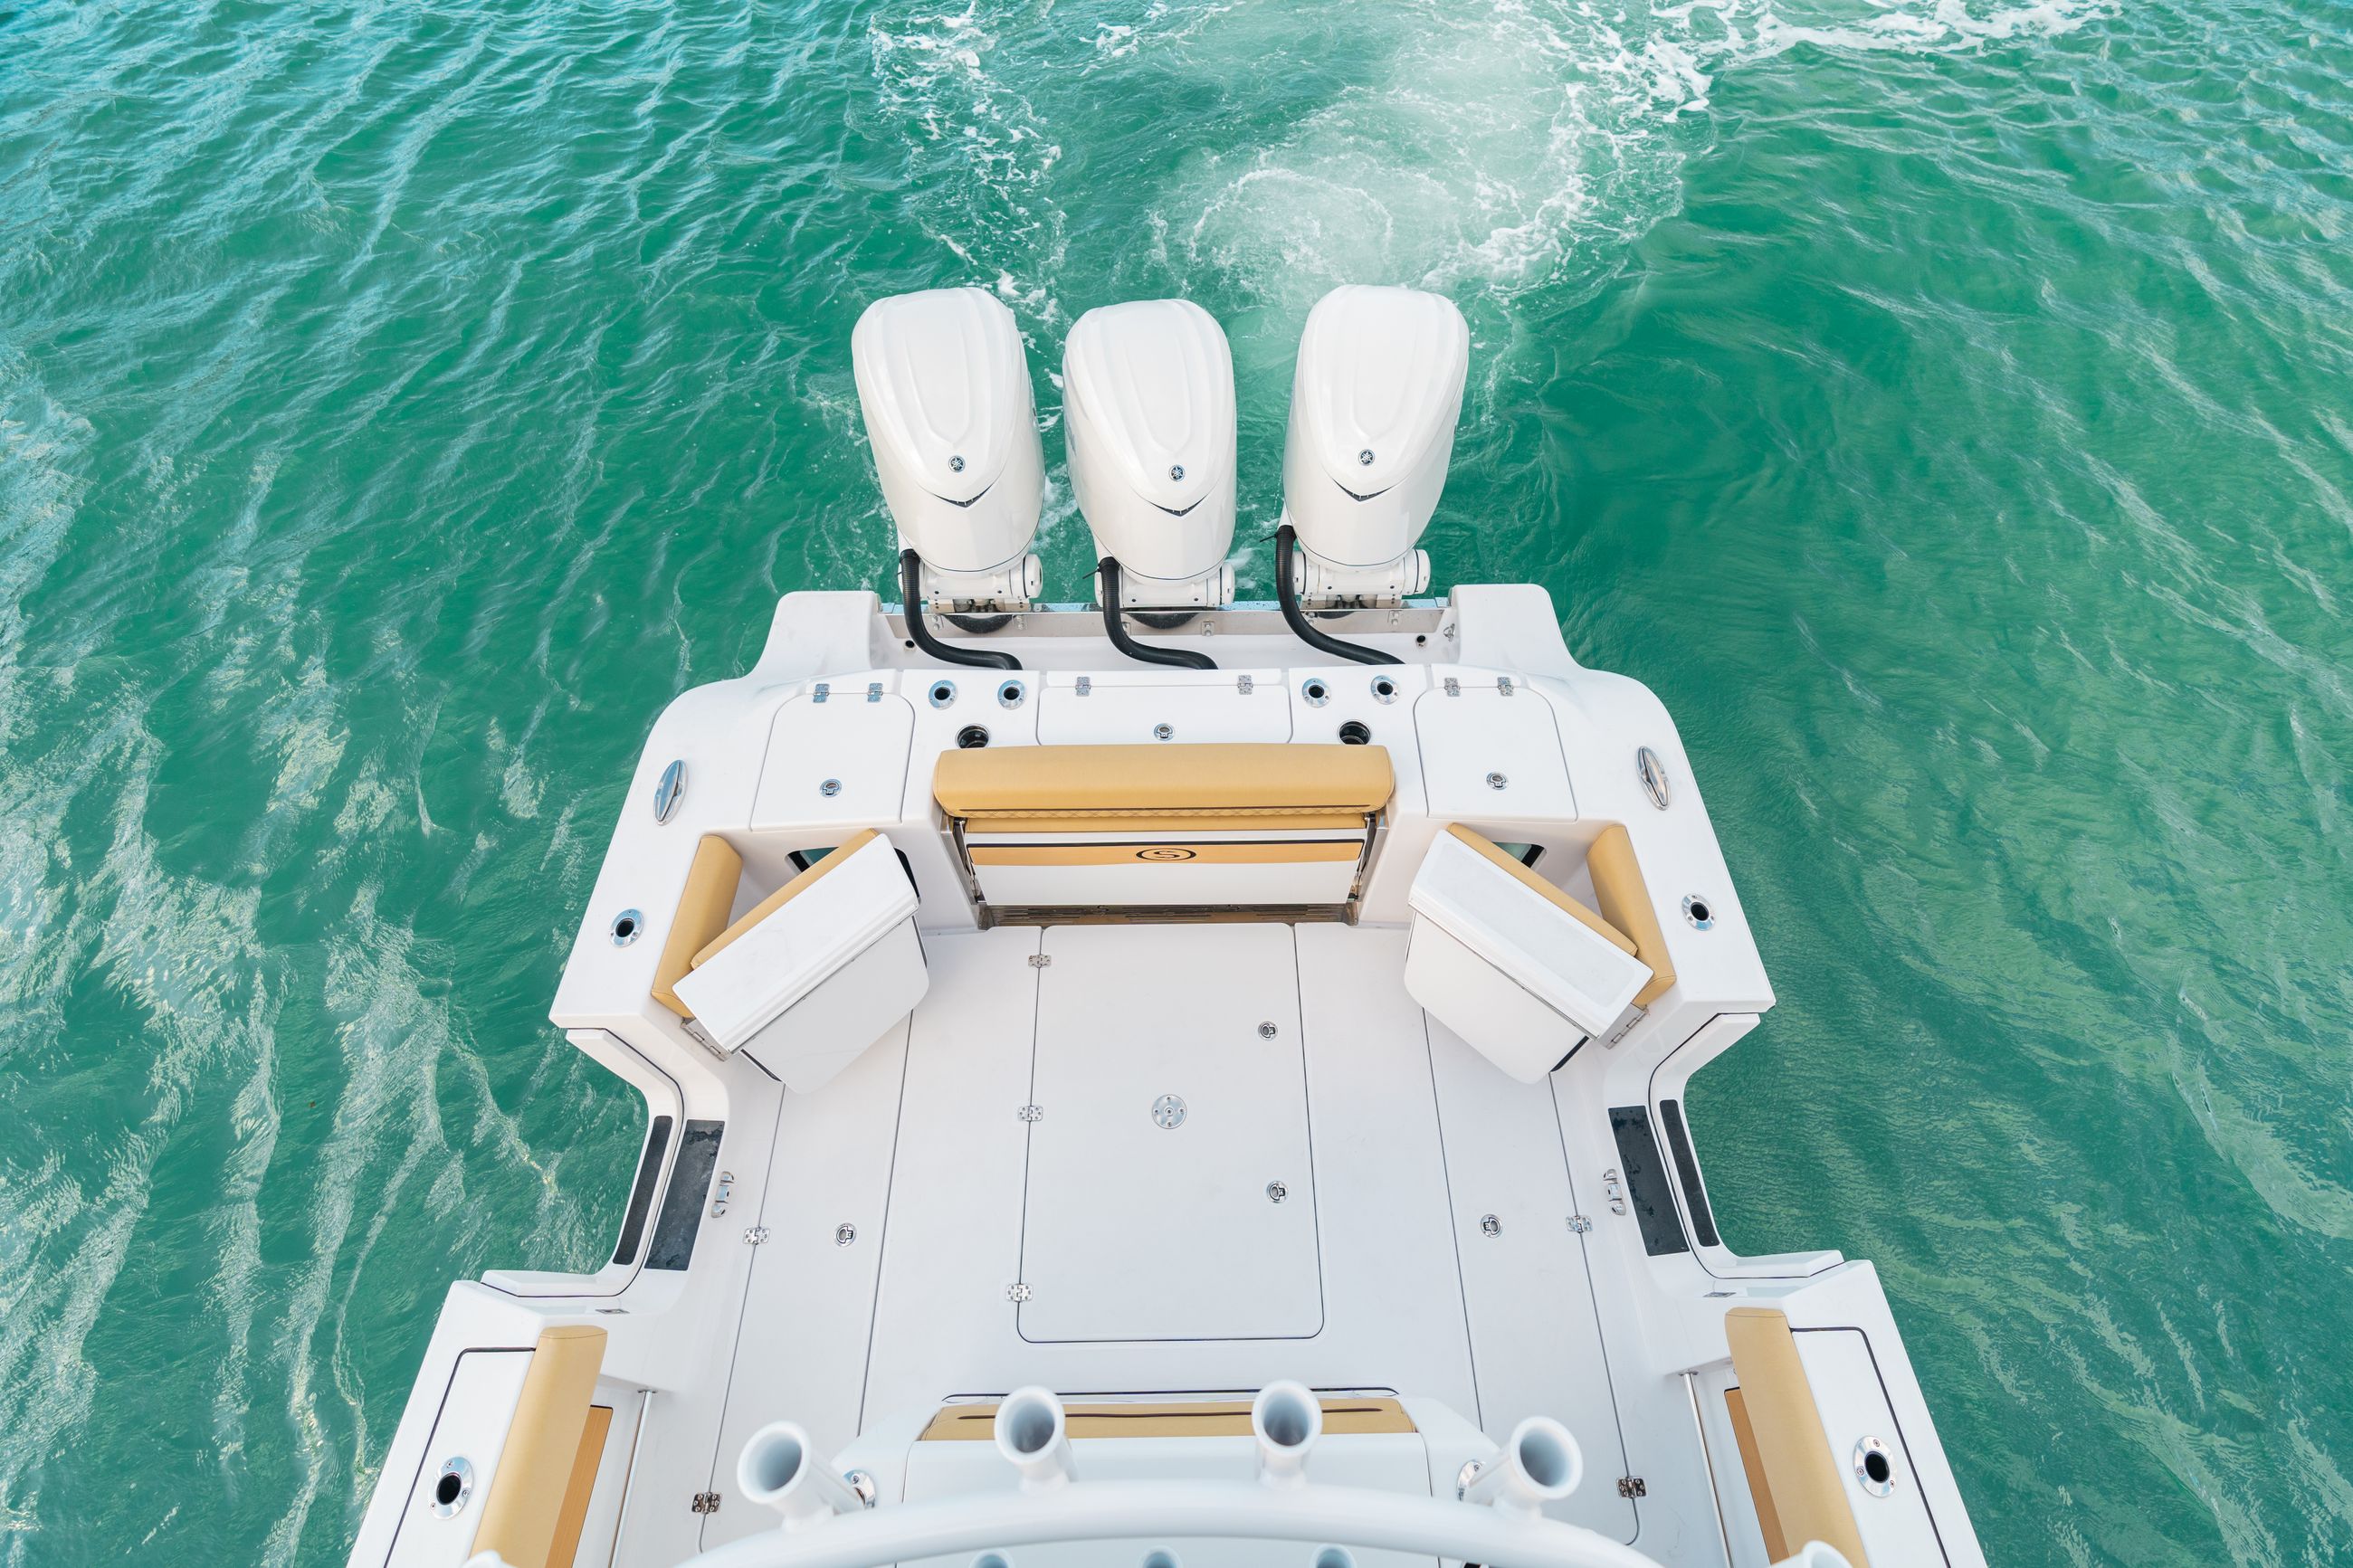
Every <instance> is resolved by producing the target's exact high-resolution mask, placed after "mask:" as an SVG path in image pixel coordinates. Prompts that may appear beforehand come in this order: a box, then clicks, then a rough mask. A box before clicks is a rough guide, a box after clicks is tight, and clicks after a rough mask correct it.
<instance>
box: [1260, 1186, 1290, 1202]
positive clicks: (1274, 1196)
mask: <svg viewBox="0 0 2353 1568" xmlns="http://www.w3.org/2000/svg"><path fill="white" fill-rule="evenodd" d="M1290 1195H1291V1189H1290V1188H1289V1187H1287V1186H1284V1185H1283V1184H1282V1183H1281V1182H1269V1183H1268V1184H1266V1201H1267V1202H1269V1203H1271V1204H1279V1203H1281V1202H1282V1200H1283V1199H1285V1198H1287V1197H1289V1196H1290Z"/></svg>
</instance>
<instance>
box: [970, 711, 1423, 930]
mask: <svg viewBox="0 0 2353 1568" xmlns="http://www.w3.org/2000/svg"><path fill="white" fill-rule="evenodd" d="M1395 787H1396V779H1395V775H1394V773H1393V772H1392V770H1391V767H1390V764H1389V755H1388V751H1387V750H1386V749H1384V748H1382V747H1379V746H1346V745H1326V744H1320V743H1319V744H1302V745H1292V744H1285V743H1272V744H1259V745H1246V744H1219V745H1197V746H1187V745H1165V744H1164V745H1151V746H1119V745H1108V746H1087V745H1071V746H1008V747H1004V748H987V749H981V750H974V751H958V752H944V753H943V754H942V755H941V757H940V760H939V765H938V770H937V772H936V773H934V775H933V794H934V797H935V798H936V799H937V801H938V803H939V806H940V811H941V814H942V816H944V817H945V818H946V819H947V821H948V824H949V826H950V827H951V828H952V830H953V831H954V833H955V837H956V840H957V844H958V847H960V848H961V849H962V851H963V855H964V868H965V874H966V876H967V877H968V878H969V879H970V883H971V887H972V890H973V894H974V897H975V900H976V901H977V902H978V904H979V905H980V907H981V910H982V911H983V916H984V919H985V920H989V921H1000V920H1008V919H1046V918H1054V917H1062V918H1068V917H1069V916H1070V915H1071V914H1072V913H1075V912H1083V911H1092V910H1100V911H1113V912H1118V913H1122V914H1124V915H1128V916H1130V917H1142V916H1143V915H1145V914H1146V913H1164V912H1165V913H1181V912H1185V911H1189V910H1201V909H1204V908H1216V909H1219V910H1234V911H1239V912H1244V913H1259V914H1263V915H1276V914H1283V915H1301V914H1314V913H1318V912H1326V913H1336V912H1339V911H1342V910H1345V909H1346V908H1347V907H1348V906H1349V904H1350V903H1351V902H1352V900H1354V899H1355V897H1356V891H1357V882H1358V873H1359V871H1360V870H1361V869H1362V868H1363V865H1364V860H1365V856H1366V850H1367V848H1368V847H1369V846H1370V844H1371V841H1372V834H1373V830H1374V828H1375V827H1376V826H1377V824H1378V823H1379V821H1380V819H1381V816H1382V814H1383V813H1384V812H1385V811H1386V810H1387V809H1388V802H1389V796H1390V795H1391V794H1392V793H1393V791H1394V790H1395Z"/></svg>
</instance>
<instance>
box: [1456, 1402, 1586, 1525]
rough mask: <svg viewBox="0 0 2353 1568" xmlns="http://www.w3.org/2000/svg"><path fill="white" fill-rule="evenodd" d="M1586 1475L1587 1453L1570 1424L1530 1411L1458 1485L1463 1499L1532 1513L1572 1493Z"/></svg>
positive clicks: (1513, 1511) (1497, 1508)
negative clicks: (1495, 1452)
mask: <svg viewBox="0 0 2353 1568" xmlns="http://www.w3.org/2000/svg"><path fill="white" fill-rule="evenodd" d="M1583 1479H1585V1454H1584V1452H1583V1451H1582V1450H1581V1449H1579V1448H1578V1447H1577V1439H1576V1438H1574V1437H1572V1436H1569V1435H1568V1428H1567V1427H1566V1426H1562V1425H1561V1424H1560V1423H1559V1422H1557V1421H1556V1420H1554V1419H1553V1418H1552V1417H1551V1416H1549V1415H1531V1416H1529V1417H1528V1418H1527V1419H1526V1420H1525V1421H1523V1422H1521V1423H1520V1424H1519V1425H1518V1426H1514V1427H1513V1428H1512V1436H1511V1438H1510V1439H1509V1440H1508V1441H1507V1442H1505V1443H1504V1451H1503V1452H1502V1453H1500V1454H1498V1455H1496V1456H1495V1457H1494V1458H1492V1459H1490V1460H1488V1461H1487V1462H1486V1463H1485V1464H1484V1465H1482V1467H1480V1470H1479V1473H1478V1475H1476V1476H1475V1477H1473V1478H1472V1481H1471V1484H1470V1485H1469V1486H1467V1487H1465V1488H1463V1489H1462V1500H1463V1501H1464V1502H1483V1503H1487V1504H1489V1505H1491V1506H1493V1508H1494V1509H1496V1510H1498V1511H1499V1512H1503V1513H1508V1514H1515V1515H1523V1516H1525V1515H1533V1514H1537V1513H1541V1512H1542V1511H1543V1510H1544V1505H1545V1504H1546V1503H1548V1502H1552V1501H1554V1500H1557V1499H1560V1498H1565V1497H1567V1495H1568V1494H1569V1493H1571V1492H1573V1491H1575V1490H1576V1489H1577V1482H1579V1481H1581V1480H1583Z"/></svg>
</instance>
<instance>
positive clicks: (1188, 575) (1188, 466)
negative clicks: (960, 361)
mask: <svg viewBox="0 0 2353 1568" xmlns="http://www.w3.org/2000/svg"><path fill="white" fill-rule="evenodd" d="M1062 397H1063V406H1064V410H1065V417H1066V423H1065V425H1064V426H1063V427H1064V429H1065V430H1066V431H1067V432H1068V437H1069V441H1070V453H1071V490H1072V491H1073V492H1074V493H1075V494H1076V496H1077V498H1078V502H1079V510H1080V511H1081V512H1082V513H1084V514H1085V516H1086V520H1087V526H1088V527H1089V528H1090V529H1092V530H1093V531H1094V537H1095V554H1096V557H1097V559H1098V560H1102V561H1104V562H1107V563H1115V564H1114V565H1112V566H1110V567H1108V568H1107V569H1106V570H1105V571H1104V572H1103V575H1104V576H1105V577H1106V578H1108V579H1111V580H1113V582H1114V583H1115V584H1116V588H1115V591H1114V589H1113V587H1112V586H1111V585H1110V584H1106V586H1105V590H1104V593H1103V605H1104V608H1105V610H1106V611H1107V612H1110V613H1111V614H1112V625H1113V630H1114V632H1116V631H1117V624H1116V623H1117V616H1116V612H1117V610H1118V609H1120V608H1121V607H1130V608H1134V607H1143V608H1147V609H1166V610H1198V609H1211V608H1215V607H1216V606H1217V605H1222V604H1224V603H1226V602H1227V601H1228V600H1229V599H1230V598H1232V597H1233V582H1234V574H1233V568H1232V567H1231V566H1230V565H1229V564H1228V563H1227V561H1226V556H1227V553H1228V552H1229V551H1231V550H1232V548H1233V542H1234V357H1233V353H1232V351H1231V350H1229V348H1228V347H1227V346H1226V334H1225V331H1224V330H1223V329H1222V328H1220V327H1219V325H1218V323H1217V321H1216V319H1215V318H1213V317H1212V316H1211V315H1210V314H1209V312H1208V311H1207V310H1203V309H1201V307H1199V306H1198V305H1196V304H1193V303H1191V302H1190V301H1188V300H1134V301H1132V302H1130V303H1128V304H1124V305H1105V306H1103V307H1102V308H1101V309H1099V310H1089V311H1088V312H1087V313H1086V314H1085V315H1083V316H1081V317H1080V318H1079V319H1078V321H1077V323H1076V324H1075V325H1073V326H1072V327H1071V335H1070V339H1069V341H1068V342H1065V343H1064V344H1063V347H1062ZM1114 599H1115V600H1116V603H1114ZM1128 651H1130V652H1133V651H1134V649H1132V648H1131V649H1129V650H1128ZM1160 651H1166V650H1160ZM1147 657H1148V656H1147ZM1163 662H1166V661H1165V660H1164V661H1163ZM1186 662H1187V663H1191V662H1192V660H1191V659H1187V660H1186Z"/></svg>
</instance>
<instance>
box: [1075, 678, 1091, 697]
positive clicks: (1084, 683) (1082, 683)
mask: <svg viewBox="0 0 2353 1568" xmlns="http://www.w3.org/2000/svg"><path fill="white" fill-rule="evenodd" d="M1094 689H1095V683H1094V678H1093V677H1092V676H1086V675H1082V676H1081V677H1079V684H1078V692H1079V695H1080V696H1082V697H1087V696H1091V695H1092V694H1093V692H1094Z"/></svg>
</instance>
